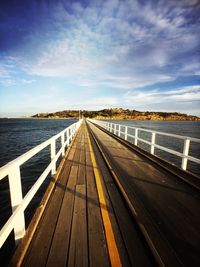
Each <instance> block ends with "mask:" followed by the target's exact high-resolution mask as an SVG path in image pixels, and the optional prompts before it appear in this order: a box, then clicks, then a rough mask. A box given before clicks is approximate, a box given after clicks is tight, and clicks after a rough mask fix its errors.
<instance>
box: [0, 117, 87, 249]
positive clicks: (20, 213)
mask: <svg viewBox="0 0 200 267" xmlns="http://www.w3.org/2000/svg"><path fill="white" fill-rule="evenodd" d="M81 123H82V120H79V121H78V122H75V123H73V124H72V125H70V126H68V127H67V128H65V129H64V130H62V131H61V132H60V133H58V134H56V135H54V136H53V137H51V138H49V139H48V140H46V141H44V142H43V143H41V144H39V145H37V146H36V147H34V148H32V149H30V150H29V151H27V152H26V153H24V154H22V155H21V156H19V157H18V158H16V159H14V160H12V161H10V162H9V163H7V164H6V165H4V166H3V167H1V168H0V180H2V179H4V178H6V177H7V176H8V180H9V188H10V198H11V206H12V210H13V213H12V215H11V216H10V218H9V219H8V220H7V222H6V223H5V224H4V226H3V227H2V229H1V231H0V247H1V246H2V245H3V244H4V242H5V241H6V239H7V238H8V236H9V234H10V232H11V231H12V230H13V229H14V233H15V241H16V242H18V241H19V240H20V239H21V238H22V237H23V236H24V234H25V218H24V210H25V209H26V207H27V206H28V205H29V203H30V202H31V200H32V198H33V197H34V195H35V194H36V192H37V191H38V189H39V188H40V186H41V185H42V183H43V181H44V180H45V179H46V177H47V176H48V174H49V173H50V172H51V173H52V175H53V174H55V172H56V162H57V160H58V158H59V157H60V156H61V155H62V156H64V154H65V148H66V146H67V145H69V143H70V141H71V140H72V138H73V137H74V135H75V133H76V131H77V130H78V128H79V127H80V125H81ZM65 133H66V135H67V136H66V140H65ZM60 137H61V148H60V149H59V151H58V152H57V153H56V140H57V139H58V138H60ZM47 146H50V148H51V149H50V153H51V161H50V163H49V165H48V166H47V167H46V168H45V170H44V171H43V172H42V174H41V175H40V176H39V178H38V179H37V181H36V182H35V183H34V185H33V186H32V187H31V189H30V190H29V191H28V193H27V194H26V195H25V196H24V198H23V197H22V184H21V172H20V166H21V165H22V164H23V163H25V162H26V161H28V160H29V159H30V158H32V157H33V156H34V155H36V154H37V153H39V152H40V151H41V150H43V149H44V148H46V147H47Z"/></svg>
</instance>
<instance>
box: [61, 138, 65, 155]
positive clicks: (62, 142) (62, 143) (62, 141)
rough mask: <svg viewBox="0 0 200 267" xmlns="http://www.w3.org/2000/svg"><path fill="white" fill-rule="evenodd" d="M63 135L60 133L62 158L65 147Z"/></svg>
mask: <svg viewBox="0 0 200 267" xmlns="http://www.w3.org/2000/svg"><path fill="white" fill-rule="evenodd" d="M64 134H65V133H62V135H61V145H62V156H64V155H65V147H64V143H65V135H64Z"/></svg>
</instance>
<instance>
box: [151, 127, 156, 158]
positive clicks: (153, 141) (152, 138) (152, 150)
mask: <svg viewBox="0 0 200 267" xmlns="http://www.w3.org/2000/svg"><path fill="white" fill-rule="evenodd" d="M155 140H156V133H155V132H152V135H151V154H154V150H155V146H154V145H155Z"/></svg>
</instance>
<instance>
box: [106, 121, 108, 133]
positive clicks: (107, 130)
mask: <svg viewBox="0 0 200 267" xmlns="http://www.w3.org/2000/svg"><path fill="white" fill-rule="evenodd" d="M108 129H109V122H107V123H106V130H107V131H108Z"/></svg>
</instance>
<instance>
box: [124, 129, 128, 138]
mask: <svg viewBox="0 0 200 267" xmlns="http://www.w3.org/2000/svg"><path fill="white" fill-rule="evenodd" d="M127 136H128V127H127V126H125V132H124V138H125V140H127Z"/></svg>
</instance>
